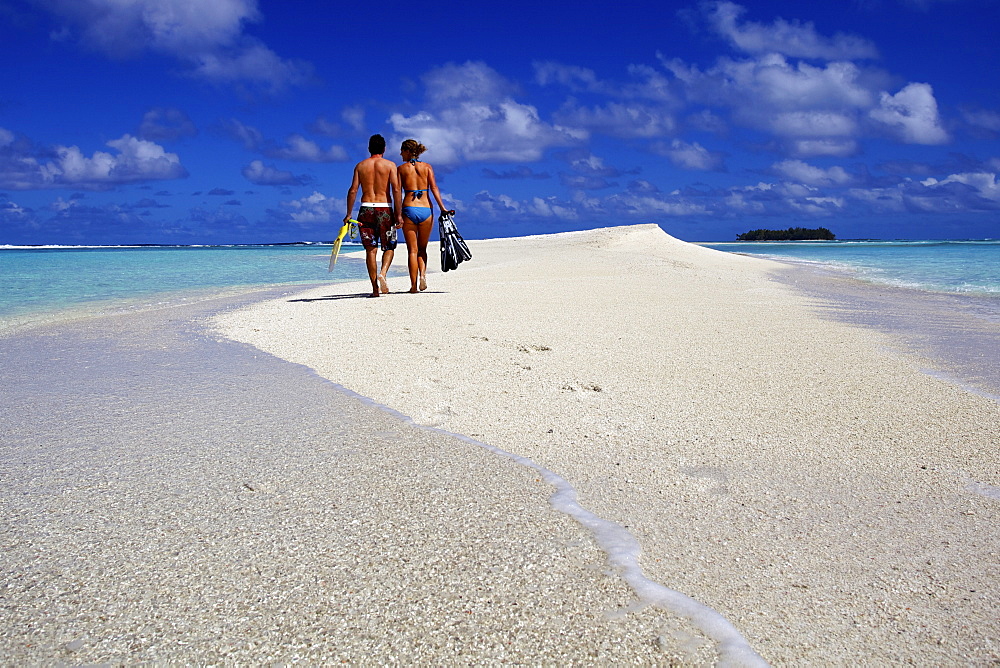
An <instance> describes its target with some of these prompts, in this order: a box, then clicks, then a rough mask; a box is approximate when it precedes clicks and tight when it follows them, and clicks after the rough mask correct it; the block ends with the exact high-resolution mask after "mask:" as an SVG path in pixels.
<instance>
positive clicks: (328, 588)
mask: <svg viewBox="0 0 1000 668" xmlns="http://www.w3.org/2000/svg"><path fill="white" fill-rule="evenodd" d="M298 289H301V288H298ZM279 296H280V299H281V300H282V301H286V300H287V299H289V298H290V297H289V294H288V292H287V289H285V290H274V291H270V292H259V293H256V294H254V295H250V296H247V297H245V298H243V299H241V300H238V299H234V298H231V297H230V298H226V299H220V300H216V301H211V300H209V301H203V302H201V303H199V304H197V305H194V306H188V307H175V308H167V309H161V310H158V311H148V312H143V313H137V314H131V315H124V316H107V317H94V318H78V319H76V320H74V321H72V322H70V323H65V324H62V325H49V326H43V327H37V328H33V329H31V330H30V331H23V332H21V333H20V334H18V335H15V336H8V337H4V338H2V339H0V364H2V366H3V369H4V379H5V380H4V383H3V386H2V387H0V404H2V406H3V412H2V414H0V433H2V434H3V437H2V439H0V450H2V458H0V462H2V463H0V482H2V485H0V516H2V517H3V523H2V530H0V537H2V540H3V551H2V552H0V619H2V621H0V657H3V661H2V662H3V663H4V664H6V665H96V664H111V665H126V664H139V663H151V664H155V665H162V664H169V665H173V664H194V665H209V664H230V665H231V664H264V663H268V664H270V663H278V664H287V663H294V662H306V663H311V664H326V663H331V662H337V661H344V662H349V663H360V664H365V663H412V664H440V663H453V664H454V663H473V662H475V663H483V662H485V663H549V664H565V663H593V662H600V663H625V662H630V661H640V662H643V663H656V662H661V661H664V660H668V659H669V658H670V657H675V658H676V657H679V656H699V655H698V654H697V651H698V650H693V651H694V652H695V653H694V654H692V650H688V649H685V650H684V651H683V654H681V653H680V652H681V650H680V649H678V647H679V645H678V641H677V640H676V639H677V638H680V639H682V640H683V639H684V638H685V635H684V634H685V630H684V629H685V625H684V624H677V623H675V622H674V621H673V620H671V619H670V618H669V616H668V615H666V614H663V613H660V612H657V611H653V613H652V614H645V615H641V616H640V615H636V614H630V613H629V612H628V611H627V610H626V607H627V606H629V605H630V604H632V603H634V602H635V596H634V594H633V592H632V591H631V590H630V589H629V588H628V587H627V586H626V585H625V583H624V582H623V581H622V580H620V579H618V578H615V577H609V576H608V575H607V574H606V571H607V570H608V566H607V560H606V556H605V554H604V553H603V552H601V551H600V550H599V549H598V548H597V547H596V544H595V542H594V540H593V538H592V537H591V536H590V534H589V533H588V532H587V531H585V530H584V529H583V528H582V527H581V526H579V525H578V524H577V523H576V522H575V521H573V520H571V519H570V518H568V517H567V516H565V515H563V514H560V513H557V512H555V511H553V510H552V508H551V507H550V506H549V502H548V501H549V496H550V495H551V493H552V488H551V486H550V485H549V484H547V483H545V482H544V481H543V480H542V479H541V478H540V477H539V475H538V474H537V472H536V471H533V470H530V469H526V468H524V467H523V466H519V465H517V464H515V463H514V462H513V461H511V460H509V459H506V458H503V457H497V456H496V455H494V454H491V453H489V452H487V451H486V450H484V449H483V448H480V447H478V446H476V445H473V444H470V443H467V442H465V441H462V440H460V439H457V438H455V437H452V436H449V435H446V434H440V433H434V432H429V431H427V430H422V429H418V428H416V427H415V426H413V425H412V424H409V423H407V422H406V421H405V420H403V419H401V418H399V417H396V416H394V415H391V414H389V413H387V412H385V411H383V410H380V409H378V408H376V407H374V406H372V405H371V404H370V403H367V402H364V401H362V400H360V399H358V398H356V397H352V396H350V395H348V394H347V393H345V392H343V391H342V390H340V389H338V388H337V387H335V386H334V385H333V384H332V383H329V382H328V381H326V380H324V379H322V378H320V377H319V376H317V375H316V374H314V373H313V372H312V371H310V370H309V369H307V368H305V367H302V366H298V365H293V364H288V363H287V362H285V361H283V360H279V359H276V358H274V357H271V356H270V355H267V354H264V353H261V352H260V351H258V350H256V349H253V348H250V347H249V346H245V345H241V344H237V343H234V342H232V341H228V340H224V339H221V338H219V337H217V336H214V335H212V334H211V333H210V332H208V331H206V329H205V327H206V322H207V320H208V319H209V318H210V317H211V316H212V315H213V314H214V313H215V312H217V311H218V310H220V309H232V308H235V307H237V306H239V305H245V304H246V302H247V300H248V299H263V298H265V297H271V298H275V297H279ZM350 357H351V356H350V355H349V353H348V352H347V350H346V349H344V348H338V350H337V351H336V358H337V359H338V360H339V361H341V362H342V363H344V364H352V363H353V362H352V361H351V362H349V361H348V359H349V358H350ZM661 635H664V639H663V640H662V641H660V639H659V638H660V636H661ZM701 652H702V655H704V656H708V657H711V656H712V654H711V652H710V648H704V649H702V650H701Z"/></svg>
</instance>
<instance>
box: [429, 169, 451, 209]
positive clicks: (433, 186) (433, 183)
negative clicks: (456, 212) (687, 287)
mask: <svg viewBox="0 0 1000 668" xmlns="http://www.w3.org/2000/svg"><path fill="white" fill-rule="evenodd" d="M424 164H427V163H424ZM427 189H428V190H430V191H431V192H432V193H433V194H434V199H435V200H437V205H438V207H439V208H440V209H441V213H444V212H445V211H447V210H448V209H446V208H445V206H444V202H442V201H441V192H440V191H439V190H438V186H437V181H435V180H434V168H433V167H431V166H430V165H427Z"/></svg>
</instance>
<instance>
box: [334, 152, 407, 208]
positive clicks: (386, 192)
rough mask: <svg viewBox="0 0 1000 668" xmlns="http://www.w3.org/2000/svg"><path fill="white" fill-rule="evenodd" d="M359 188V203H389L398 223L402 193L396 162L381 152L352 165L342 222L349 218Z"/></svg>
mask: <svg viewBox="0 0 1000 668" xmlns="http://www.w3.org/2000/svg"><path fill="white" fill-rule="evenodd" d="M359 188H360V190H361V203H362V204H364V203H365V202H379V203H385V204H391V205H392V209H393V215H394V218H393V220H394V221H395V222H396V223H397V224H399V223H400V221H401V218H400V216H401V214H402V202H403V198H402V193H401V192H400V189H399V177H398V176H397V174H396V164H395V163H394V162H392V161H391V160H386V159H385V158H383V157H382V155H381V154H378V155H373V156H371V157H370V158H366V159H365V160H362V161H361V162H359V163H358V164H357V165H356V166H355V167H354V180H353V181H352V182H351V187H350V189H349V190H348V191H347V215H346V216H345V217H344V222H345V223H346V222H348V221H349V220H350V218H351V212H353V211H354V202H355V200H356V199H357V197H358V189H359Z"/></svg>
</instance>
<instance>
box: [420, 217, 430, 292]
mask: <svg viewBox="0 0 1000 668" xmlns="http://www.w3.org/2000/svg"><path fill="white" fill-rule="evenodd" d="M433 229H434V216H430V217H428V218H427V220H425V221H424V222H422V223H421V224H420V229H419V230H417V273H418V276H419V279H420V289H421V290H426V289H427V242H428V241H430V239H431V231H432V230H433Z"/></svg>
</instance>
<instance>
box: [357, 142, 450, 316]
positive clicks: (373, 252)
mask: <svg viewBox="0 0 1000 668" xmlns="http://www.w3.org/2000/svg"><path fill="white" fill-rule="evenodd" d="M425 150H427V147H426V146H424V145H423V144H421V143H419V142H417V141H416V140H415V139H407V140H406V141H404V142H403V145H402V146H401V147H400V149H399V156H400V157H401V158H402V159H403V164H402V165H399V167H397V166H396V164H395V163H394V162H392V161H390V160H386V159H385V158H383V157H382V156H383V155H384V154H385V139H384V138H383V137H382V135H372V136H371V138H370V139H369V140H368V152H369V153H370V154H371V157H369V158H368V159H366V160H362V161H361V162H359V163H358V164H357V166H355V167H354V180H353V181H352V182H351V187H350V189H349V190H348V191H347V215H346V216H345V217H344V222H345V223H346V222H349V221H350V220H351V213H352V212H353V211H354V201H355V200H356V199H357V196H358V189H360V190H361V209H360V211H359V212H358V218H357V220H358V228H359V230H360V232H361V244H362V245H363V246H364V247H365V262H366V264H367V265H368V277H369V278H370V279H371V281H372V294H371V296H372V297H378V296H379V294H380V293H383V294H384V293H387V292H389V287H388V285H386V282H385V275H386V272H387V271H388V270H389V265H390V264H391V263H392V257H393V255H394V254H395V249H396V229H397V228H399V227H402V228H403V238H404V239H405V240H406V251H407V267H408V268H409V270H410V292H412V293H416V292H418V291H421V290H426V289H427V241H428V240H429V239H430V236H431V230H432V229H433V228H434V217H433V215H432V210H431V202H430V196H429V195H428V193H431V194H433V195H434V199H435V201H436V202H437V205H438V207H439V208H440V209H441V211H444V210H445V208H444V203H443V202H442V201H441V193H440V192H438V187H437V183H436V182H435V180H434V168H433V167H431V166H430V165H429V164H427V163H426V162H420V154H421V153H423V152H424V151H425ZM380 246H381V248H382V251H383V253H382V270H381V271H379V267H378V250H379V247H380Z"/></svg>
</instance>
